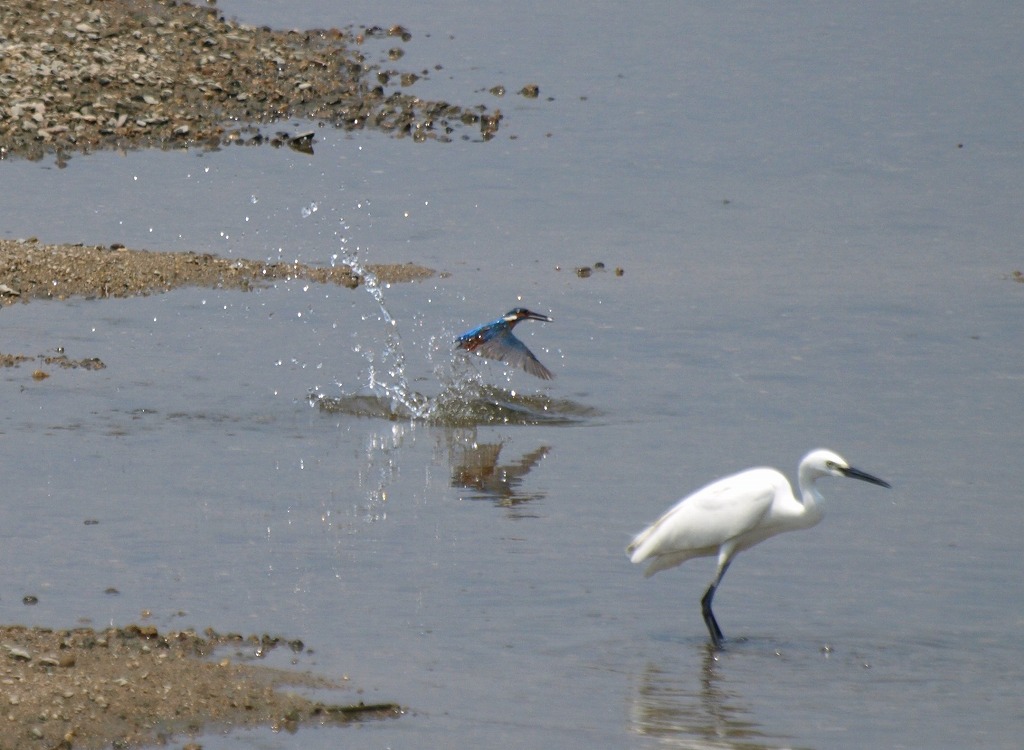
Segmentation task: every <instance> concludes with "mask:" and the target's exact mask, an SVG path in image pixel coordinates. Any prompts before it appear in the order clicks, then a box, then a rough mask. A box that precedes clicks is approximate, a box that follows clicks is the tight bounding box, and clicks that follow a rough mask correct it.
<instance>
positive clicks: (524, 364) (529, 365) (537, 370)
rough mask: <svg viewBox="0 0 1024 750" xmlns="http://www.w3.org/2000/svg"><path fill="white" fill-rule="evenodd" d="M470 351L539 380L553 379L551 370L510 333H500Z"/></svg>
mask: <svg viewBox="0 0 1024 750" xmlns="http://www.w3.org/2000/svg"><path fill="white" fill-rule="evenodd" d="M471 351H475V352H476V353H477V354H479V355H480V356H482V357H487V358H488V359H496V360H498V361H500V362H505V363H506V364H509V365H512V366H513V367H521V368H523V369H524V370H526V371H527V372H528V373H530V374H531V375H533V376H534V377H537V378H540V379H541V380H551V379H552V378H553V377H555V376H554V374H553V373H552V372H551V370H549V369H548V368H546V367H545V366H544V365H542V364H541V363H540V360H538V359H537V358H536V357H535V356H533V352H531V351H530V350H529V349H527V348H526V344H524V343H523V342H522V341H520V340H519V339H517V338H516V337H515V336H513V335H512V332H511V331H501V332H499V333H498V334H497V335H495V336H492V337H491V338H489V339H487V340H486V341H482V342H480V343H479V344H477V345H476V346H475V347H473V349H472V350H471Z"/></svg>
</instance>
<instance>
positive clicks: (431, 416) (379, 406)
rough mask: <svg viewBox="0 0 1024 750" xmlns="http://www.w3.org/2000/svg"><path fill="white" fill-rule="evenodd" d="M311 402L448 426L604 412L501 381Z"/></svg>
mask: <svg viewBox="0 0 1024 750" xmlns="http://www.w3.org/2000/svg"><path fill="white" fill-rule="evenodd" d="M310 403H311V404H312V405H313V406H316V407H317V408H319V409H320V410H321V411H324V412H326V413H329V414H342V415H345V416H351V417H369V418H374V419H386V420H389V421H405V420H410V421H423V422H425V423H427V424H434V425H441V426H445V427H473V426H478V425H495V424H506V425H572V424H578V423H580V422H582V421H585V420H587V419H592V418H594V417H596V416H599V415H600V413H601V412H600V411H599V410H597V409H595V408H593V407H591V406H587V405H585V404H580V403H578V402H576V401H572V400H571V399H556V398H552V397H550V396H547V395H543V394H521V393H516V392H515V391H508V390H505V389H503V388H497V387H495V386H488V385H478V386H476V387H475V388H471V389H470V388H466V387H465V385H464V384H463V386H462V387H459V388H451V389H447V390H445V391H442V392H441V393H440V394H438V395H437V396H425V395H423V394H419V393H413V394H407V395H406V397H405V398H401V399H399V398H394V397H392V396H388V395H379V394H375V393H357V394H350V395H342V396H339V397H334V398H332V397H329V396H324V395H322V394H312V395H311V396H310Z"/></svg>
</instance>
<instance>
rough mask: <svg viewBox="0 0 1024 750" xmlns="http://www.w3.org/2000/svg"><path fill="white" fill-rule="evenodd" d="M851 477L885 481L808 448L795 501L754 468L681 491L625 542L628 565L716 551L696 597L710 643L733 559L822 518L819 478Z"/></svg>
mask: <svg viewBox="0 0 1024 750" xmlns="http://www.w3.org/2000/svg"><path fill="white" fill-rule="evenodd" d="M826 476H835V477H850V478H853V479H861V480H863V481H865V482H871V483H872V484H877V485H881V486H882V487H888V486H889V484H888V483H887V482H885V481H884V480H881V479H879V478H878V477H874V476H872V475H870V474H867V473H865V472H863V471H860V470H859V469H854V468H852V467H851V466H850V465H849V464H848V463H847V462H846V459H844V458H843V457H842V456H840V455H838V454H836V453H833V452H832V451H829V450H824V449H819V450H815V451H811V452H810V453H808V454H807V455H806V456H804V458H803V460H802V461H801V462H800V468H799V470H798V485H799V488H800V500H798V499H797V498H796V497H795V496H794V495H793V488H792V487H791V486H790V484H789V482H788V481H787V480H786V477H785V476H783V475H782V473H781V472H779V471H776V470H775V469H770V468H765V467H760V468H756V469H747V470H746V471H741V472H740V473H739V474H733V475H732V476H728V477H724V478H723V479H719V480H717V481H715V482H712V483H711V484H709V485H707V486H706V487H703V488H702V489H699V490H697V491H696V492H694V493H693V494H691V495H687V496H686V497H684V498H683V499H682V500H680V501H679V502H678V503H676V504H675V505H674V506H673V507H672V508H670V509H669V510H668V511H667V512H666V513H665V514H664V515H663V516H662V517H661V518H659V519H658V520H657V521H655V522H654V523H653V524H651V525H650V526H649V527H648V528H646V529H644V530H643V531H641V532H640V533H639V534H637V535H636V537H635V538H634V539H633V541H632V542H631V543H630V545H629V547H627V548H626V552H627V554H629V559H630V561H631V562H634V563H642V562H648V561H649V564H648V566H647V570H646V571H645V573H644V575H645V576H652V575H654V574H655V573H657V572H658V571H659V570H665V569H667V568H674V567H675V566H676V565H681V564H682V563H684V562H686V561H687V560H689V559H691V558H694V557H714V556H717V557H718V567H717V570H716V573H715V577H714V579H713V580H712V582H711V585H710V586H708V589H707V591H706V592H705V593H704V597H703V598H702V599H701V611H702V612H703V614H704V622H705V624H706V625H707V627H708V632H709V633H710V634H711V640H712V642H713V643H714V645H715V647H716V648H717V647H719V646H721V643H722V640H723V637H722V631H721V629H719V627H718V623H717V622H716V621H715V616H714V613H713V612H712V611H711V602H712V599H713V598H714V595H715V589H716V588H717V587H718V584H719V583H720V582H721V580H722V576H724V575H725V571H726V570H727V569H728V568H729V564H730V563H731V562H732V559H733V557H735V555H736V554H737V553H739V552H742V551H743V550H745V549H749V548H750V547H753V546H754V545H755V544H757V543H759V542H762V541H764V540H765V539H767V538H768V537H771V536H775V535H776V534H780V533H782V532H783V531H792V530H794V529H806V528H808V527H811V526H814V525H815V524H816V523H818V521H820V520H821V516H822V511H821V508H820V507H819V505H818V502H819V501H820V500H821V494H820V493H819V492H818V490H817V487H816V486H815V482H816V481H817V480H818V479H820V478H821V477H826Z"/></svg>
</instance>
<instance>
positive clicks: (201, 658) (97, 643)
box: [0, 625, 403, 750]
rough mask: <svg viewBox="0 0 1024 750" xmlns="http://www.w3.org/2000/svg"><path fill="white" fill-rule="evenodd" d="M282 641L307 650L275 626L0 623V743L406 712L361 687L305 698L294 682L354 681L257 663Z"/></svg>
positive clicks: (331, 685) (72, 749) (134, 736)
mask: <svg viewBox="0 0 1024 750" xmlns="http://www.w3.org/2000/svg"><path fill="white" fill-rule="evenodd" d="M274 648H290V649H291V650H292V651H293V652H295V653H296V654H302V653H305V646H304V644H302V643H301V642H300V641H282V640H281V639H278V638H273V637H271V636H267V635H263V636H250V637H248V638H243V637H242V636H241V635H221V634H218V633H214V632H212V631H210V632H207V633H205V634H204V635H202V636H200V635H198V634H196V633H195V632H193V631H182V632H167V633H163V634H161V633H159V632H158V631H157V629H156V628H155V627H152V626H139V625H129V626H127V627H125V628H109V629H106V630H101V631H97V630H93V629H91V628H74V629H69V630H50V629H48V628H27V627H22V626H16V625H15V626H3V627H0V750H15V749H16V748H26V747H32V748H41V749H42V750H58V749H59V750H94V749H96V750H98V749H99V748H110V747H115V748H130V747H139V746H146V745H156V744H166V743H167V742H169V741H170V740H172V739H178V740H180V739H181V738H182V737H194V736H196V735H199V734H201V733H203V732H206V731H214V730H225V729H230V728H240V727H256V726H268V727H271V728H273V729H274V730H275V731H279V730H286V731H295V730H296V729H298V728H299V727H300V726H305V725H309V726H323V725H343V724H348V723H351V722H353V721H359V720H366V719H384V718H391V717H397V716H400V715H402V713H403V711H402V709H401V707H399V706H398V705H397V704H394V703H390V702H387V701H373V702H369V701H365V702H364V700H362V698H361V696H355V697H354V698H353V699H352V700H350V701H348V702H344V703H338V704H331V703H324V702H322V701H317V700H313V699H311V698H308V697H305V696H304V695H302V694H301V693H300V692H296V691H305V692H306V693H308V692H309V691H311V690H316V691H318V694H321V692H322V691H327V690H329V691H341V690H348V691H351V690H353V688H351V687H350V686H349V685H348V684H347V680H346V679H343V680H341V681H331V680H326V679H324V678H321V677H316V676H313V675H310V674H308V673H299V672H290V671H289V672H286V671H283V670H279V669H272V668H269V667H265V666H260V665H258V664H255V663H253V662H254V660H256V659H258V658H260V657H261V656H262V655H264V654H266V653H267V652H268V651H270V650H271V649H274ZM215 649H216V651H217V653H216V654H214V650H215ZM226 650H230V651H232V654H231V655H230V656H228V655H221V654H222V653H223V652H224V651H226ZM289 688H291V689H289ZM186 747H200V745H186Z"/></svg>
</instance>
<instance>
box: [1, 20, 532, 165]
mask: <svg viewBox="0 0 1024 750" xmlns="http://www.w3.org/2000/svg"><path fill="white" fill-rule="evenodd" d="M411 39H412V34H411V33H410V32H409V31H408V30H407V29H405V28H404V27H402V26H397V25H395V26H390V27H387V28H384V27H376V26H375V27H358V28H355V27H348V28H345V29H312V30H307V31H295V30H289V31H282V30H274V29H271V28H269V27H266V26H263V27H257V26H250V25H247V24H242V23H238V22H236V21H234V20H231V19H226V18H224V16H223V15H222V14H221V13H220V11H219V10H218V9H217V8H216V6H215V5H206V6H198V5H190V4H187V3H184V2H177V1H176V0H103V1H102V2H95V1H90V0H84V1H83V0H16V1H13V0H0V159H4V158H9V157H11V156H20V157H24V158H29V159H40V158H42V157H43V156H44V155H47V154H54V155H56V157H57V162H58V164H63V163H64V161H65V160H66V159H67V158H68V157H69V156H70V155H71V154H73V153H75V152H84V153H88V152H91V151H95V150H98V149H130V148H141V147H146V146H158V147H162V148H187V147H196V146H198V147H205V148H217V147H219V146H222V145H225V144H230V143H237V144H261V143H271V144H273V145H282V144H285V145H290V146H292V147H295V148H298V149H300V150H308V149H309V147H310V142H311V139H312V137H313V131H310V132H303V133H282V132H279V131H275V132H273V133H264V132H263V130H262V129H261V128H260V126H266V125H269V124H271V123H281V122H284V121H287V120H293V119H299V120H309V121H311V122H316V123H325V124H329V125H332V126H335V127H339V128H343V129H346V130H360V129H364V128H372V129H377V130H380V131H384V132H387V133H389V134H391V135H394V136H397V137H404V136H408V137H411V138H413V139H414V140H417V141H423V140H428V139H429V140H440V141H449V140H452V138H453V135H454V134H455V133H456V131H458V130H462V131H463V132H462V137H463V138H466V139H469V138H474V139H479V140H485V141H486V140H489V139H490V138H492V137H493V136H494V135H495V134H496V133H497V132H498V128H499V127H500V123H501V119H502V115H501V111H500V110H497V109H495V110H490V109H488V108H487V106H486V105H484V104H475V105H469V106H465V105H458V104H452V103H450V102H446V101H430V100H424V99H420V98H419V97H417V96H415V95H414V94H411V93H409V91H408V89H410V88H411V87H413V85H414V84H415V83H416V81H418V80H420V79H423V78H427V77H429V76H430V75H431V74H432V73H434V72H436V71H437V70H440V69H441V66H440V65H437V66H435V68H434V70H433V71H431V70H421V71H407V70H401V69H400V68H398V67H396V66H395V63H396V62H397V61H398V60H400V59H401V58H402V57H403V55H404V49H403V47H402V45H403V44H406V43H408V42H409V41H410V40H411ZM371 41H373V42H375V43H374V44H372V45H371V44H370V42H371ZM371 47H372V48H373V49H375V50H377V52H370V48H371ZM370 55H376V56H379V59H370V57H369V56H370ZM495 90H500V92H501V93H502V94H504V87H495ZM519 93H520V94H521V95H522V96H524V97H529V98H536V96H537V86H536V85H535V84H528V85H527V86H525V87H523V89H521V90H520V92H519ZM495 96H497V94H495Z"/></svg>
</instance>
